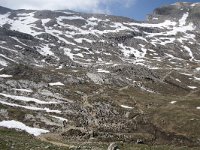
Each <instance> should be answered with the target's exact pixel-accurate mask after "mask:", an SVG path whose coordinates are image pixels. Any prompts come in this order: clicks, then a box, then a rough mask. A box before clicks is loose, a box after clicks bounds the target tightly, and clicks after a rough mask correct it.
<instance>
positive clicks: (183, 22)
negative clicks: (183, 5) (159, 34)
mask: <svg viewBox="0 0 200 150" xmlns="http://www.w3.org/2000/svg"><path fill="white" fill-rule="evenodd" d="M188 16H189V13H188V12H187V13H185V14H183V17H182V18H181V19H180V20H179V26H184V25H185V24H186V20H187V18H188Z"/></svg>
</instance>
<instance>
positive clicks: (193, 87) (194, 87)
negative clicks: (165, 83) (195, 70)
mask: <svg viewBox="0 0 200 150" xmlns="http://www.w3.org/2000/svg"><path fill="white" fill-rule="evenodd" d="M188 87H189V88H190V89H196V88H197V87H196V86H188Z"/></svg>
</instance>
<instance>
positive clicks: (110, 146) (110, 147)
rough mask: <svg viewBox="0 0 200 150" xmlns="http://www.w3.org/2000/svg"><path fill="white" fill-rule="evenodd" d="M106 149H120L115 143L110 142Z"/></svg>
mask: <svg viewBox="0 0 200 150" xmlns="http://www.w3.org/2000/svg"><path fill="white" fill-rule="evenodd" d="M108 150H120V149H119V147H118V146H117V144H116V143H111V144H110V145H109V147H108Z"/></svg>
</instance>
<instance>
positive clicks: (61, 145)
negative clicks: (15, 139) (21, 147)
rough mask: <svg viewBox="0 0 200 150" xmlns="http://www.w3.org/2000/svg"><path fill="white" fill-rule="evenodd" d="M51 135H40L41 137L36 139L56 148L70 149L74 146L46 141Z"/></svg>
mask: <svg viewBox="0 0 200 150" xmlns="http://www.w3.org/2000/svg"><path fill="white" fill-rule="evenodd" d="M51 136H52V135H41V136H38V137H37V139H39V140H41V141H43V142H48V143H51V144H53V145H56V146H59V147H68V148H69V147H72V146H74V145H68V144H64V143H61V142H56V141H52V140H48V139H47V138H48V137H51Z"/></svg>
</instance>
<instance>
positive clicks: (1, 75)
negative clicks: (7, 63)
mask: <svg viewBox="0 0 200 150" xmlns="http://www.w3.org/2000/svg"><path fill="white" fill-rule="evenodd" d="M12 77H13V76H12V75H8V74H0V78H12Z"/></svg>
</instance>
